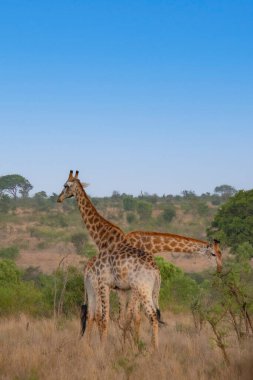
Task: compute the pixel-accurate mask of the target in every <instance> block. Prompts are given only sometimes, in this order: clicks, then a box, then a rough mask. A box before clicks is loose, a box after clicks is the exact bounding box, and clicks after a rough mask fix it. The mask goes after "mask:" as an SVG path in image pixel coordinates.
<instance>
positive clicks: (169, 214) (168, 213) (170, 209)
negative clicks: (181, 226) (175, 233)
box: [162, 205, 176, 223]
mask: <svg viewBox="0 0 253 380" xmlns="http://www.w3.org/2000/svg"><path fill="white" fill-rule="evenodd" d="M175 215H176V211H175V208H174V206H173V205H167V206H166V207H165V208H164V210H163V213H162V218H163V220H164V221H165V222H167V223H170V222H171V221H172V219H173V218H174V216H175Z"/></svg>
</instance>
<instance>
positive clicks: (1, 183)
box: [0, 174, 33, 198]
mask: <svg viewBox="0 0 253 380" xmlns="http://www.w3.org/2000/svg"><path fill="white" fill-rule="evenodd" d="M32 188H33V186H32V185H31V184H30V182H29V181H28V179H26V178H24V177H22V176H21V175H19V174H9V175H5V176H2V177H0V193H2V194H4V193H8V194H10V195H12V196H13V197H14V198H17V196H18V193H19V194H21V196H22V197H23V198H25V197H27V196H28V194H29V191H30V190H32Z"/></svg>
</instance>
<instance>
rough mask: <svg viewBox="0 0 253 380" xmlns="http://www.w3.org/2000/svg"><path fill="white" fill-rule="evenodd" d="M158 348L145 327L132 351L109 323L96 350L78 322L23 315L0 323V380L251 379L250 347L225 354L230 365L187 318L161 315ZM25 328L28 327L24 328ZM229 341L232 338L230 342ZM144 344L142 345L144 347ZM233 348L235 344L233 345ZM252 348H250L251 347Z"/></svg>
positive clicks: (96, 341) (206, 333) (129, 343)
mask: <svg viewBox="0 0 253 380" xmlns="http://www.w3.org/2000/svg"><path fill="white" fill-rule="evenodd" d="M164 319H165V320H166V321H167V325H166V326H165V327H163V328H161V330H160V349H159V352H156V353H153V352H152V351H151V350H149V347H148V344H149V341H150V334H149V329H148V324H147V322H145V323H144V327H143V329H142V332H141V335H142V339H143V341H142V342H141V343H140V344H139V346H138V347H137V346H136V345H134V343H133V341H132V340H131V339H129V340H128V341H127V342H126V344H125V345H124V344H123V341H122V338H121V332H120V331H119V330H118V327H117V325H116V324H114V323H113V322H111V325H110V333H109V338H108V343H107V344H106V346H105V347H104V348H101V346H100V344H99V339H98V336H97V332H94V337H93V341H92V344H91V346H88V344H87V342H86V340H85V338H84V339H81V340H80V339H79V337H78V333H79V321H78V320H77V319H75V320H72V321H64V322H61V323H59V322H58V324H57V325H55V324H54V321H53V320H46V319H43V320H31V319H28V318H27V317H25V316H22V317H21V318H19V319H17V320H15V319H11V320H1V321H0V341H1V351H0V378H1V380H10V379H12V380H14V379H15V380H37V379H47V380H69V379H71V380H78V379H82V380H83V379H117V380H118V379H119V380H120V379H145V380H149V379H150V380H151V379H152V380H153V379H177V380H180V379H201V380H202V379H214V380H215V379H227V378H229V379H230V380H232V379H238V380H239V379H240V380H241V379H245V380H246V379H251V378H252V377H251V375H252V371H253V364H252V342H248V343H247V345H246V343H245V344H244V345H243V346H242V347H241V348H240V349H239V347H238V345H236V344H234V347H235V348H231V349H228V354H229V357H230V359H231V363H232V364H231V366H230V367H226V365H225V363H224V361H223V359H222V356H221V354H220V351H219V349H218V348H216V347H215V345H214V343H213V341H212V339H211V334H210V332H209V331H208V330H207V329H206V330H203V331H202V332H201V334H197V333H196V332H195V330H194V327H193V323H192V320H191V318H190V316H182V315H180V316H175V315H172V314H169V313H167V314H165V315H164ZM28 323H29V325H28ZM232 340H233V339H232ZM144 342H145V343H144ZM234 343H235V342H234ZM250 344H251V347H250Z"/></svg>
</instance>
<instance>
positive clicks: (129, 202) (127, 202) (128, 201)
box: [123, 195, 136, 211]
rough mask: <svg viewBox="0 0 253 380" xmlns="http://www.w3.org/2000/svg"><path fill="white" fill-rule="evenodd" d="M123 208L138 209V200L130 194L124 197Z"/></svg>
mask: <svg viewBox="0 0 253 380" xmlns="http://www.w3.org/2000/svg"><path fill="white" fill-rule="evenodd" d="M123 208H124V210H125V211H134V210H135V209H136V200H135V199H134V198H133V197H132V196H130V195H129V196H126V197H124V198H123Z"/></svg>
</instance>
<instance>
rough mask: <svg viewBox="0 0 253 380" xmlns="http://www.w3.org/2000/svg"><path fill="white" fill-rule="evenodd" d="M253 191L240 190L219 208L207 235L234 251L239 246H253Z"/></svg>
mask: <svg viewBox="0 0 253 380" xmlns="http://www.w3.org/2000/svg"><path fill="white" fill-rule="evenodd" d="M252 231H253V190H249V191H244V190H241V191H239V192H237V193H236V195H235V196H233V197H231V198H229V199H228V201H227V202H226V203H225V204H223V205H222V206H221V208H220V209H219V211H218V213H217V214H216V216H215V218H214V221H213V222H212V225H211V228H210V229H209V230H208V235H209V236H211V237H214V238H217V239H219V240H221V241H222V242H223V243H225V244H226V245H228V246H230V247H232V248H233V249H234V250H235V249H236V248H237V247H238V245H239V244H241V243H244V242H248V243H250V244H251V245H253V233H252Z"/></svg>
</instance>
